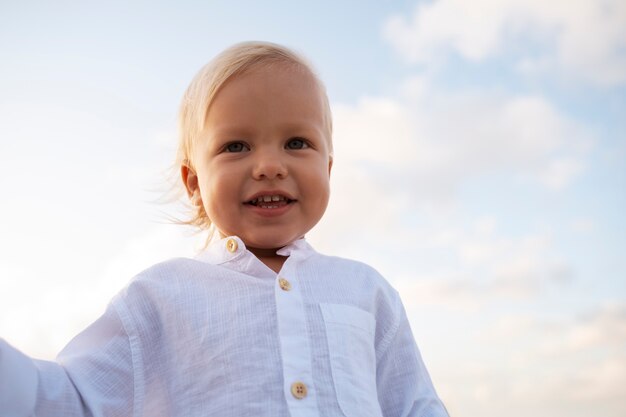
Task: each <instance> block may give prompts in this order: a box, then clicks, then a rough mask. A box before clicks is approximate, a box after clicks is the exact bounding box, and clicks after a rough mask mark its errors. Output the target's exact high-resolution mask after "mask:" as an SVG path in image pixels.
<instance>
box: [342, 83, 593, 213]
mask: <svg viewBox="0 0 626 417" xmlns="http://www.w3.org/2000/svg"><path fill="white" fill-rule="evenodd" d="M405 86H406V88H404V89H403V92H404V94H403V96H402V97H398V98H395V99H390V98H372V97H368V98H363V99H362V100H360V101H359V102H358V103H357V104H356V105H354V106H349V105H339V104H337V105H334V106H333V111H334V118H335V126H336V129H335V135H334V137H335V139H334V143H335V150H336V152H335V153H336V164H337V167H339V166H340V165H341V169H339V168H338V169H337V170H335V172H336V173H337V174H336V175H335V177H334V178H333V180H336V181H337V183H339V185H340V187H341V193H342V194H344V193H345V194H352V193H351V191H350V186H349V184H350V183H352V184H356V181H355V180H354V177H355V176H356V177H361V178H362V179H363V180H365V181H367V182H368V183H369V184H370V186H371V187H372V190H371V191H370V192H369V193H366V194H364V193H360V194H359V195H358V196H357V195H350V196H349V197H345V198H346V200H349V201H355V199H356V201H359V200H362V199H364V198H365V199H368V204H372V205H374V206H376V204H377V201H375V200H380V199H381V198H380V196H389V195H391V194H393V195H394V199H395V200H396V201H403V199H402V198H397V197H398V195H405V196H409V198H410V199H414V200H415V201H421V202H422V203H424V202H425V203H426V205H429V204H431V203H437V202H446V201H448V202H449V201H450V200H451V199H453V197H454V194H455V192H456V190H457V189H458V188H459V187H460V186H461V185H463V184H465V183H467V181H470V180H472V179H476V178H479V177H481V176H483V175H494V174H499V175H513V176H515V177H517V178H518V179H525V178H531V179H534V180H536V181H538V182H539V183H541V184H543V185H544V186H547V187H550V188H555V189H560V188H564V187H566V186H567V185H569V184H570V183H571V182H572V180H573V179H575V178H576V176H577V175H579V174H580V173H581V172H583V171H584V167H585V162H584V158H585V156H586V154H587V153H588V152H589V149H590V147H591V143H592V141H591V140H590V135H589V134H588V133H587V132H586V129H585V128H584V127H583V126H581V125H580V124H578V123H576V122H575V121H573V120H570V119H569V118H568V117H566V116H565V115H564V114H562V113H561V112H560V111H559V110H558V109H557V108H556V107H555V106H554V105H552V104H551V103H550V101H548V100H547V99H546V98H545V97H542V96H540V95H505V94H502V93H500V92H494V91H473V90H470V91H461V92H455V93H450V92H446V91H442V90H439V89H437V88H436V87H435V86H433V85H432V83H431V81H430V80H429V79H428V78H425V77H417V78H413V79H410V80H408V81H407V82H406V83H405ZM346 172H348V173H349V176H348V175H346ZM357 172H358V174H355V173H357ZM342 175H343V176H344V177H342ZM335 188H337V187H335ZM335 197H336V196H335ZM335 197H334V198H335ZM372 197H375V198H372ZM339 198H344V197H342V196H340V197H339ZM386 199H388V198H386ZM404 201H406V199H404Z"/></svg>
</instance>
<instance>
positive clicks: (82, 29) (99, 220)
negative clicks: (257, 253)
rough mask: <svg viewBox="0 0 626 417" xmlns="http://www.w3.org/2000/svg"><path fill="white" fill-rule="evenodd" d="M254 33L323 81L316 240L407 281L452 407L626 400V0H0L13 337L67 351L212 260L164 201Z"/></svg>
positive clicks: (7, 329)
mask: <svg viewBox="0 0 626 417" xmlns="http://www.w3.org/2000/svg"><path fill="white" fill-rule="evenodd" d="M244 40H266V41H272V42H278V43H281V44H284V45H286V46H289V47H291V48H293V49H295V50H296V51H299V52H300V53H302V54H304V55H305V56H306V57H308V58H309V60H310V61H312V62H313V64H314V66H315V68H316V70H317V72H318V74H319V75H320V77H321V78H322V80H323V81H324V82H325V84H326V88H327V90H328V95H329V98H330V101H331V107H332V110H333V117H334V127H335V130H334V147H335V160H334V166H333V173H332V178H331V201H330V205H329V208H328V210H327V213H326V215H325V217H324V219H323V220H322V221H321V222H320V224H319V225H318V226H316V228H315V229H314V230H313V231H312V232H311V233H310V234H309V235H308V236H307V238H308V240H309V241H310V242H311V243H312V244H313V245H314V247H315V248H316V249H317V250H319V251H320V252H322V253H327V254H333V255H338V256H343V257H348V258H354V259H358V260H361V261H365V262H367V263H369V264H371V265H372V266H374V267H375V268H376V269H378V270H379V271H380V272H381V273H382V274H383V275H384V276H385V277H386V278H387V279H388V280H389V281H390V282H391V283H392V284H393V285H394V286H395V287H396V288H397V289H398V290H399V292H400V294H401V297H402V299H403V301H404V303H405V306H406V309H407V313H408V315H409V319H410V322H411V326H412V329H413V333H414V335H415V338H416V340H417V343H418V345H419V348H420V350H421V353H422V356H423V358H424V360H425V362H426V365H427V367H428V369H429V371H430V374H431V377H432V379H433V382H434V384H435V386H436V389H437V390H438V392H439V394H440V396H441V397H442V399H443V401H444V402H445V404H446V406H447V407H448V410H449V411H450V414H451V415H455V416H461V415H463V416H469V417H473V416H481V417H495V416H502V415H507V416H509V417H516V416H528V415H533V416H536V417H543V416H546V417H566V416H567V417H578V416H580V417H583V416H585V417H588V416H590V415H593V416H594V417H618V416H619V417H622V416H624V415H626V389H625V388H624V387H626V272H624V271H626V256H624V254H625V253H626V251H625V249H626V220H625V216H624V213H625V212H626V164H625V162H626V2H623V1H622V0H602V1H598V0H569V1H564V0H553V1H550V2H546V1H539V0H499V1H494V0H474V1H472V2H467V1H462V0H433V1H418V0H411V1H408V0H407V1H396V2H392V1H379V2H362V1H358V2H357V1H342V2H331V1H327V0H320V1H317V2H301V3H297V2H293V1H268V2H253V1H240V2H227V1H203V2H202V1H191V0H187V1H179V2H176V3H174V2H159V1H150V2H148V1H135V2H121V1H117V0H113V1H110V2H77V1H62V0H61V1H57V2H43V1H41V2H35V1H28V0H26V1H21V2H9V1H6V0H0V62H1V64H0V196H1V197H0V337H2V338H4V339H6V340H7V341H9V342H10V343H11V344H13V345H14V346H16V347H17V348H19V349H21V350H23V351H24V352H26V353H28V354H29V355H32V356H34V357H37V358H44V359H53V358H54V356H55V354H56V353H57V352H58V351H59V350H60V349H61V348H62V347H63V346H64V345H65V344H66V343H67V342H68V341H69V340H71V338H72V337H73V336H74V335H76V334H77V333H78V332H80V330H81V329H83V328H84V327H85V326H87V325H88V324H89V323H91V322H92V321H94V320H95V319H96V318H97V317H98V316H99V315H100V314H101V313H102V312H103V310H104V308H105V307H106V305H107V303H108V301H109V300H110V299H111V297H112V296H114V295H115V294H116V293H117V292H118V291H120V290H121V289H122V288H123V287H124V285H125V284H126V283H127V282H128V281H129V280H130V279H131V278H132V277H133V276H134V275H135V274H137V273H138V272H139V271H141V270H143V269H145V268H147V267H148V266H150V265H152V264H154V263H156V262H159V261H162V260H165V259H168V258H172V257H176V256H193V255H194V254H195V252H196V251H197V250H198V249H199V247H200V245H201V242H202V238H203V236H201V235H198V234H196V233H194V231H193V230H192V229H188V228H185V227H182V226H178V225H173V224H171V221H170V220H169V219H170V217H171V216H181V215H183V214H184V206H183V205H182V203H179V202H177V201H172V200H171V199H169V200H168V198H167V196H168V194H167V193H168V190H170V189H171V187H172V186H173V185H172V184H176V178H175V176H174V175H173V173H172V163H173V159H174V152H175V148H176V111H177V107H178V104H179V101H180V98H181V96H182V93H183V91H184V89H185V88H186V86H187V85H188V83H189V81H190V80H191V78H192V77H193V75H194V74H195V73H196V71H197V70H198V69H199V68H200V67H201V66H202V65H203V64H204V63H206V62H207V61H208V60H209V59H211V57H213V56H214V55H215V54H216V53H218V52H219V51H221V50H222V49H224V48H225V47H227V46H229V45H231V44H233V43H235V42H239V41H244Z"/></svg>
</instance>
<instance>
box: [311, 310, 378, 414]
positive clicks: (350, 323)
mask: <svg viewBox="0 0 626 417" xmlns="http://www.w3.org/2000/svg"><path fill="white" fill-rule="evenodd" d="M320 308H321V310H322V316H323V317H324V326H325V327H326V338H327V340H328V352H329V355H330V365H331V370H332V375H333V381H334V383H335V391H336V393H337V401H338V402H339V406H340V407H341V410H342V411H343V414H344V415H345V416H346V417H370V416H371V417H378V416H381V415H382V412H381V411H380V405H379V404H378V393H377V391H376V352H375V350H374V334H375V330H376V319H375V318H374V316H373V315H372V314H370V313H368V312H367V311H364V310H361V309H360V308H357V307H353V306H349V305H343V304H326V303H322V304H320Z"/></svg>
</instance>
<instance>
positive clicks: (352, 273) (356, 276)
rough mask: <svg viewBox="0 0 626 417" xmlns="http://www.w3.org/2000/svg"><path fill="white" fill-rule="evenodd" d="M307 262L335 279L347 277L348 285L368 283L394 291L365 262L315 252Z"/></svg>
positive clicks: (379, 274) (378, 273)
mask: <svg viewBox="0 0 626 417" xmlns="http://www.w3.org/2000/svg"><path fill="white" fill-rule="evenodd" d="M309 264H310V265H311V267H312V268H314V269H316V270H317V271H318V272H320V273H324V274H328V275H330V276H332V277H334V278H337V279H348V282H349V283H350V285H357V284H362V285H369V286H373V287H375V288H378V289H380V290H384V291H388V292H390V293H396V291H395V289H394V288H393V287H392V286H391V284H390V283H389V282H388V281H387V280H386V279H385V277H383V275H382V274H381V273H380V272H378V271H377V270H376V269H375V268H373V267H372V266H370V265H368V264H366V263H365V262H361V261H357V260H353V259H347V258H341V257H338V256H329V255H322V254H319V253H316V254H315V255H314V256H312V257H311V258H309Z"/></svg>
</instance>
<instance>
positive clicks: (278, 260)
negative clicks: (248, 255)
mask: <svg viewBox="0 0 626 417" xmlns="http://www.w3.org/2000/svg"><path fill="white" fill-rule="evenodd" d="M247 249H248V250H249V251H250V252H252V253H253V254H254V256H256V257H257V258H259V260H260V261H261V262H263V263H264V264H265V265H266V266H267V267H268V268H270V269H271V270H272V271H274V272H276V273H278V272H279V271H280V269H281V268H282V267H283V264H284V263H285V260H287V257H286V256H281V255H278V254H277V253H276V251H278V249H280V248H274V249H263V248H251V247H247Z"/></svg>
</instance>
